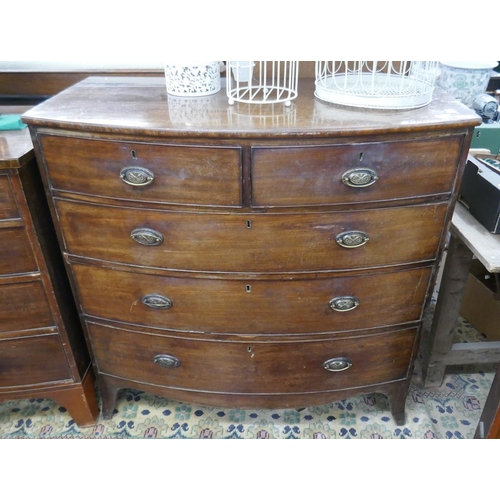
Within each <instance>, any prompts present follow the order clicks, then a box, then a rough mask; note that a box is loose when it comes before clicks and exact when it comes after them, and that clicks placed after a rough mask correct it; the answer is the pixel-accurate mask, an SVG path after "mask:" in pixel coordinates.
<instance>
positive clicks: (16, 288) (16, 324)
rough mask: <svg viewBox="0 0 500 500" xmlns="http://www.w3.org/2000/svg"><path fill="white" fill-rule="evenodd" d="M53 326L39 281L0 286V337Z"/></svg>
mask: <svg viewBox="0 0 500 500" xmlns="http://www.w3.org/2000/svg"><path fill="white" fill-rule="evenodd" d="M53 324H54V320H53V319H52V314H51V312H50V308H49V305H48V303H47V297H46V296H45V291H44V289H43V285H42V282H41V281H33V282H30V283H12V284H8V285H1V286H0V335H1V333H2V332H10V331H16V330H31V329H34V328H44V327H50V326H52V325H53Z"/></svg>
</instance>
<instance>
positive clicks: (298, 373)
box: [89, 324, 415, 394]
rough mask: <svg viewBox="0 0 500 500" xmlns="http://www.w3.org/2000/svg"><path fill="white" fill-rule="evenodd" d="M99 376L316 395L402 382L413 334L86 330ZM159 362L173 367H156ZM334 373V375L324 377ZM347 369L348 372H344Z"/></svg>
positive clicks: (217, 389) (176, 385) (192, 387)
mask: <svg viewBox="0 0 500 500" xmlns="http://www.w3.org/2000/svg"><path fill="white" fill-rule="evenodd" d="M89 333H90V337H91V339H92V345H93V347H94V352H95V354H96V358H97V365H98V370H99V372H101V373H105V374H109V375H114V376H117V377H122V378H124V379H131V380H140V381H142V382H146V383H150V384H155V385H161V386H168V387H171V388H184V389H188V390H200V391H210V392H222V393H249V394H256V393H261V394H277V393H293V392H320V391H330V390H337V389H346V388H350V387H362V386H370V385H375V384H381V383H384V382H389V381H392V380H398V379H403V378H405V377H406V376H407V372H408V365H409V362H410V358H411V353H412V350H413V345H414V342H415V330H403V331H399V332H391V333H383V334H376V335H370V336H366V337H357V338H355V339H352V338H347V339H339V340H331V339H327V340H322V341H312V342H309V341H307V342H270V343H258V342H252V341H249V342H241V341H238V342H221V341H199V340H184V339H175V338H168V337H158V336H155V335H147V334H139V333H135V332H131V331H128V330H121V329H114V328H108V327H105V326H102V325H97V324H89ZM162 357H163V359H165V357H166V358H167V359H169V360H175V361H176V362H175V363H174V362H169V363H164V364H162V362H161V361H162ZM331 360H347V361H348V363H345V364H344V365H343V366H340V365H341V364H342V362H339V361H332V362H331V363H330V364H329V366H334V369H336V368H335V366H338V367H339V371H329V370H327V369H325V362H327V361H331ZM348 364H349V367H348V368H345V366H347V365H348Z"/></svg>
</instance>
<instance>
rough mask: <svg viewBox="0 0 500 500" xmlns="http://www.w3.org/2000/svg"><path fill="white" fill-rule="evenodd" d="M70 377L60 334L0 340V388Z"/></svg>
mask: <svg viewBox="0 0 500 500" xmlns="http://www.w3.org/2000/svg"><path fill="white" fill-rule="evenodd" d="M70 378H71V373H70V370H69V366H68V362H67V361H66V355H65V353H64V350H63V347H62V345H61V341H60V339H59V336H58V335H41V336H38V337H25V338H20V339H14V340H0V387H20V386H26V385H33V384H43V383H47V382H60V381H62V380H68V379H70Z"/></svg>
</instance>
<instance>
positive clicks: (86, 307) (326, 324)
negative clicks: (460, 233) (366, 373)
mask: <svg viewBox="0 0 500 500" xmlns="http://www.w3.org/2000/svg"><path fill="white" fill-rule="evenodd" d="M73 270H74V273H75V276H76V280H77V283H78V285H79V290H80V297H81V301H82V306H83V311H84V313H86V314H88V315H91V316H95V317H101V318H106V319H110V320H115V321H121V322H126V323H135V324H140V325H145V326H150V327H156V328H165V329H171V330H178V331H193V332H202V333H204V332H210V333H211V332H213V333H218V332H219V333H250V334H254V333H255V334H273V333H276V334H279V333H315V332H330V331H331V332H335V331H343V330H359V329H363V328H374V327H378V326H384V325H388V324H399V323H405V322H410V321H417V320H419V319H420V316H421V309H422V303H423V300H424V297H425V294H426V291H427V285H428V281H429V276H430V271H431V269H430V268H420V269H413V270H411V271H398V272H393V273H385V274H374V275H366V276H363V275H358V276H350V277H343V278H340V277H339V278H321V279H315V280H305V279H304V280H286V281H280V280H255V281H251V280H250V281H242V280H227V279H198V278H177V277H175V278H173V277H172V278H170V277H159V276H153V275H141V274H137V273H129V272H123V271H115V270H109V269H104V268H97V267H92V266H86V265H81V264H73ZM356 301H358V302H359V304H358V305H356V304H355V302H356ZM334 307H335V308H337V309H340V311H336V310H334ZM344 309H345V310H344ZM348 309H350V310H348Z"/></svg>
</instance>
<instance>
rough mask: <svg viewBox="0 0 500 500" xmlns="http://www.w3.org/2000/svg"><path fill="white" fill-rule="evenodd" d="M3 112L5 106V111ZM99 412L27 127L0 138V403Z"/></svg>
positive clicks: (80, 415)
mask: <svg viewBox="0 0 500 500" xmlns="http://www.w3.org/2000/svg"><path fill="white" fill-rule="evenodd" d="M7 109H8V108H7ZM32 397H36V398H39V397H46V398H49V399H53V400H55V401H56V402H57V403H58V404H60V405H61V406H63V407H65V408H66V409H67V410H68V412H69V414H70V415H71V418H72V419H73V420H74V421H75V423H77V424H78V425H91V424H93V423H94V422H95V419H96V418H97V414H98V407H97V401H96V397H95V392H94V375H93V372H92V368H91V363H90V356H89V354H88V350H87V347H86V345H85V341H84V337H83V332H82V329H81V324H80V320H79V316H78V311H77V309H76V306H75V303H74V300H73V297H72V293H71V289H70V286H69V281H68V278H67V275H66V271H65V269H64V262H63V260H62V256H61V253H60V249H59V246H58V245H57V238H56V236H55V231H54V228H53V224H52V219H51V217H50V212H49V208H48V205H47V201H46V197H45V193H44V189H43V184H42V181H41V178H40V174H39V171H38V166H37V164H36V160H35V157H34V153H33V147H32V143H31V139H30V136H29V132H28V130H27V129H24V130H16V131H4V132H0V400H10V399H25V398H32Z"/></svg>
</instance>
